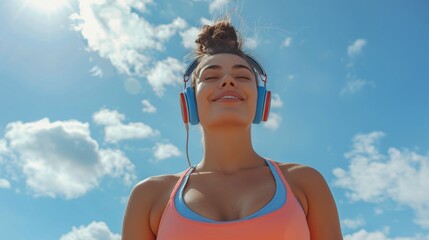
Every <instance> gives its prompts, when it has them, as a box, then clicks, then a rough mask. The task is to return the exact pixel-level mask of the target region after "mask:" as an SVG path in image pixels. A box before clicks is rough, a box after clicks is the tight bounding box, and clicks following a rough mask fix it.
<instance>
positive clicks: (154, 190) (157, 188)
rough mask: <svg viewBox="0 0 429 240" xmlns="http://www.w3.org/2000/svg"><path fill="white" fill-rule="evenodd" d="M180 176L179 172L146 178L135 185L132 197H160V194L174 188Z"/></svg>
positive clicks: (148, 198)
mask: <svg viewBox="0 0 429 240" xmlns="http://www.w3.org/2000/svg"><path fill="white" fill-rule="evenodd" d="M179 178H180V174H179V173H178V174H169V175H159V176H152V177H149V178H146V179H145V180H143V181H141V182H139V183H137V184H136V185H135V186H134V188H133V190H132V193H131V197H133V196H135V197H141V198H144V199H147V200H150V199H158V198H159V195H158V194H164V193H165V192H166V190H168V189H169V188H171V189H172V188H173V187H174V185H175V184H176V182H177V181H178V180H179Z"/></svg>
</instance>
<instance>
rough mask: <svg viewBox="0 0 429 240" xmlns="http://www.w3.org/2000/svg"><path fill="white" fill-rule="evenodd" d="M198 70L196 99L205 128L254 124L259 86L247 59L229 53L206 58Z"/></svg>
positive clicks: (196, 74)
mask: <svg viewBox="0 0 429 240" xmlns="http://www.w3.org/2000/svg"><path fill="white" fill-rule="evenodd" d="M195 71H196V72H195V76H196V81H195V96H196V100H197V107H198V116H199V118H200V123H201V125H202V126H203V127H207V126H234V125H236V126H238V125H250V124H251V123H252V121H253V118H254V117H255V112H256V100H257V88H256V86H257V84H255V82H256V79H255V76H254V74H253V72H252V70H251V67H250V66H249V64H248V63H247V62H246V60H244V59H243V58H242V57H240V56H237V55H234V54H228V53H222V54H216V55H211V56H205V57H203V58H202V60H201V62H200V64H199V66H198V68H197V69H196V70H195Z"/></svg>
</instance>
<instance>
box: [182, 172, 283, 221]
mask: <svg viewBox="0 0 429 240" xmlns="http://www.w3.org/2000/svg"><path fill="white" fill-rule="evenodd" d="M275 192H276V181H275V179H274V177H273V175H272V174H271V172H270V171H269V169H264V170H260V171H257V172H248V173H243V174H237V175H217V174H192V175H191V176H190V178H189V180H188V182H187V184H186V185H185V187H184V191H183V199H184V201H185V203H186V205H187V206H188V207H189V208H190V209H191V210H193V211H194V212H196V213H197V214H199V215H202V216H203V217H206V218H209V219H212V220H216V221H231V220H237V219H241V218H244V217H246V216H248V215H251V214H252V213H254V212H256V211H258V210H259V209H261V208H263V207H264V206H265V205H267V204H268V203H269V202H270V200H271V199H272V198H273V196H274V194H275Z"/></svg>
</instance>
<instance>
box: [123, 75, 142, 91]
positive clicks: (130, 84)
mask: <svg viewBox="0 0 429 240" xmlns="http://www.w3.org/2000/svg"><path fill="white" fill-rule="evenodd" d="M124 86H125V90H126V91H127V92H128V93H129V94H133V95H135V94H138V93H140V91H141V89H142V86H141V84H140V82H139V81H138V80H136V79H134V78H127V79H126V80H125V82H124Z"/></svg>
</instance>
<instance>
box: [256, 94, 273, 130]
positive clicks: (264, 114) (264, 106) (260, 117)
mask: <svg viewBox="0 0 429 240" xmlns="http://www.w3.org/2000/svg"><path fill="white" fill-rule="evenodd" d="M270 104H271V92H270V91H267V89H266V88H265V87H263V86H258V99H257V101H256V113H255V118H254V119H253V123H254V124H259V123H261V122H262V121H264V122H265V121H267V119H268V115H269V111H270Z"/></svg>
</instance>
